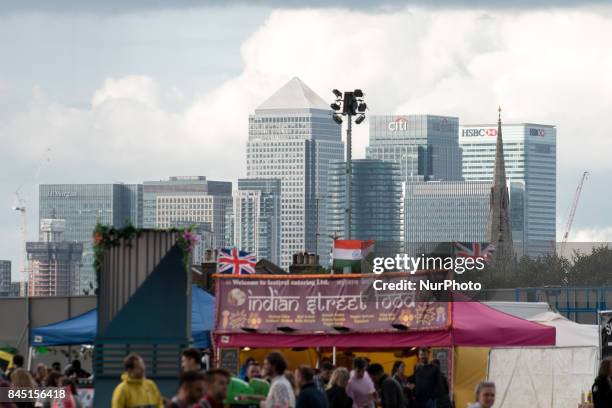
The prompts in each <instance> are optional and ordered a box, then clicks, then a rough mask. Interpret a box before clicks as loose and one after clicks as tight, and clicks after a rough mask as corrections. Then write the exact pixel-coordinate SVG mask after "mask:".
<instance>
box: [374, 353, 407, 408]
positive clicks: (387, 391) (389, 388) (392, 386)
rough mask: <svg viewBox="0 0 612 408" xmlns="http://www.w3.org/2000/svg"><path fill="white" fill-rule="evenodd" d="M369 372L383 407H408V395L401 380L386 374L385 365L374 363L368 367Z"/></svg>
mask: <svg viewBox="0 0 612 408" xmlns="http://www.w3.org/2000/svg"><path fill="white" fill-rule="evenodd" d="M367 371H368V374H369V375H370V378H371V379H372V381H374V384H376V388H377V389H378V396H379V398H380V404H381V406H382V407H383V408H404V407H406V405H407V403H406V397H405V396H404V391H403V390H402V386H401V385H400V383H399V382H397V380H396V379H395V378H393V377H390V376H388V375H387V374H385V370H384V369H383V366H381V365H380V364H377V363H374V364H371V365H370V366H369V367H368V370H367Z"/></svg>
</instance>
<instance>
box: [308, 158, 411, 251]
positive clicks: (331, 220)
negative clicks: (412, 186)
mask: <svg viewBox="0 0 612 408" xmlns="http://www.w3.org/2000/svg"><path fill="white" fill-rule="evenodd" d="M352 166H353V169H352V179H351V185H352V189H353V190H352V191H353V194H352V197H351V215H352V220H351V238H352V239H359V240H370V239H372V240H374V241H375V245H374V246H375V253H376V256H395V254H397V253H399V252H401V251H402V249H403V238H404V220H403V211H402V206H403V197H402V177H401V175H400V169H399V165H398V164H397V163H394V162H386V161H382V160H370V159H357V160H353V161H352ZM328 193H329V198H328V206H327V211H328V216H327V229H326V231H325V232H326V234H325V238H327V240H326V241H324V242H325V246H324V247H322V248H319V252H320V253H322V254H327V253H329V252H330V249H331V244H332V241H331V238H330V236H339V237H342V234H343V232H344V222H345V218H344V212H345V200H346V163H345V162H334V163H332V164H331V165H330V170H329V186H328Z"/></svg>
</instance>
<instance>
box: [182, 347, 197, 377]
mask: <svg viewBox="0 0 612 408" xmlns="http://www.w3.org/2000/svg"><path fill="white" fill-rule="evenodd" d="M181 369H182V370H183V372H186V371H200V370H201V369H202V353H200V350H198V349H196V348H188V349H185V350H183V353H182V354H181Z"/></svg>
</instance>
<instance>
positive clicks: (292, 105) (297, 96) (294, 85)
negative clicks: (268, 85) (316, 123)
mask: <svg viewBox="0 0 612 408" xmlns="http://www.w3.org/2000/svg"><path fill="white" fill-rule="evenodd" d="M281 109H282V110H295V109H324V110H330V108H329V104H328V103H327V102H325V101H324V100H323V99H322V98H321V97H320V96H319V95H317V94H316V93H315V92H314V91H313V90H312V89H310V88H309V87H308V86H307V85H306V84H305V83H304V82H302V81H301V80H300V79H299V78H298V77H293V78H292V79H291V80H290V81H289V82H287V83H286V84H285V85H283V86H282V87H281V88H280V89H279V90H278V91H276V92H275V93H274V94H273V95H272V96H270V97H269V98H268V99H266V100H265V102H264V103H262V104H261V105H259V107H258V108H257V109H256V111H261V110H281Z"/></svg>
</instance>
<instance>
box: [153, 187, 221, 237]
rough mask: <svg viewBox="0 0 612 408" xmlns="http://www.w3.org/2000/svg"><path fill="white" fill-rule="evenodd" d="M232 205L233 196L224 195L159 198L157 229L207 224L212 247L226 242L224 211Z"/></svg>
mask: <svg viewBox="0 0 612 408" xmlns="http://www.w3.org/2000/svg"><path fill="white" fill-rule="evenodd" d="M231 205H232V196H231V195H229V196H225V195H208V194H200V195H194V194H189V195H161V196H157V204H156V215H155V218H156V228H171V227H184V226H189V225H199V224H207V225H208V229H209V232H210V233H211V235H212V239H211V242H210V243H209V245H211V246H210V248H219V247H223V245H224V243H225V234H224V233H225V225H224V224H225V212H226V209H227V207H230V206H231Z"/></svg>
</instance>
